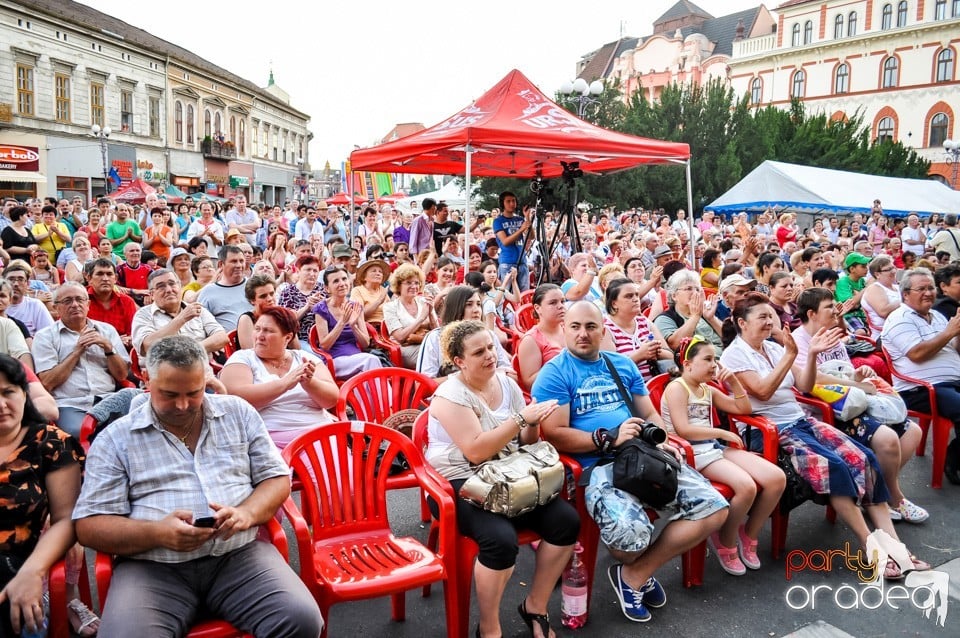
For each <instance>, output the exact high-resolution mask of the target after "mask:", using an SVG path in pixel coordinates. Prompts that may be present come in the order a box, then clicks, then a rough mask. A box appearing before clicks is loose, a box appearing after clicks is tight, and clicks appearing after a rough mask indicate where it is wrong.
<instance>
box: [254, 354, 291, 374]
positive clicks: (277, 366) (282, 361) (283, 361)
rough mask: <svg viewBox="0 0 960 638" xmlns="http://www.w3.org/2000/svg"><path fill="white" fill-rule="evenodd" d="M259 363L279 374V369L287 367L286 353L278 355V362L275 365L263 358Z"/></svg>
mask: <svg viewBox="0 0 960 638" xmlns="http://www.w3.org/2000/svg"><path fill="white" fill-rule="evenodd" d="M260 361H262V362H263V365H265V366H267V367H268V368H271V369H272V370H276V371H278V372H279V371H280V369H281V368H283V367H284V366H286V365H287V353H286V352H284V353H283V354H282V355H280V360H279V361H278V362H277V363H274V362H273V361H271V360H268V359H264V358H263V357H261V358H260Z"/></svg>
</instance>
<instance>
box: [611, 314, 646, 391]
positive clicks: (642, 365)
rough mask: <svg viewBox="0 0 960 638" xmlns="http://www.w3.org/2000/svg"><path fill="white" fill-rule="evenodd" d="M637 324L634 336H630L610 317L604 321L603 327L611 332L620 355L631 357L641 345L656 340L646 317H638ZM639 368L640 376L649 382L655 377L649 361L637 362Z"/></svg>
mask: <svg viewBox="0 0 960 638" xmlns="http://www.w3.org/2000/svg"><path fill="white" fill-rule="evenodd" d="M636 324H637V325H636V328H635V329H634V332H633V334H630V333H629V332H627V331H626V330H624V329H623V328H621V327H620V326H618V325H617V324H615V323H614V322H613V320H612V319H610V317H607V318H606V319H604V320H603V325H604V326H605V327H606V329H607V330H608V331H609V332H610V337H611V338H612V339H613V346H614V347H615V348H616V349H617V352H619V353H620V354H623V355H626V356H628V357H629V356H630V353H631V352H633V351H634V350H637V349H639V348H640V346H641V345H643V344H644V343H646V342H648V341H653V340H654V339H655V337H654V335H653V333H652V332H650V324H649V323H648V322H647V318H646V317H644V316H643V315H637V318H636ZM637 368H638V369H639V370H640V376H642V377H643V378H644V380H649V379H650V378H652V377H653V372H652V371H651V370H650V362H649V361H637Z"/></svg>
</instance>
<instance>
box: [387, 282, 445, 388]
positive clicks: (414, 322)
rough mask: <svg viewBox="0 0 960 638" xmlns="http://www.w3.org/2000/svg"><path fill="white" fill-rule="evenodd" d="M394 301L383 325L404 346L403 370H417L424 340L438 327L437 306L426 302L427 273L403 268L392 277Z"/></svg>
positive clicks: (388, 309)
mask: <svg viewBox="0 0 960 638" xmlns="http://www.w3.org/2000/svg"><path fill="white" fill-rule="evenodd" d="M390 290H391V291H392V292H393V299H392V300H390V301H388V302H387V303H385V304H383V322H384V323H385V324H386V325H387V331H388V332H389V333H390V338H391V339H393V340H394V341H396V342H397V343H399V344H400V349H401V351H402V352H403V367H404V368H407V369H409V370H416V369H417V358H418V357H419V355H420V345H421V344H422V343H423V338H424V337H426V336H427V333H428V332H430V330H432V329H433V328H436V327H437V315H436V314H435V313H434V311H433V304H432V303H431V302H430V300H428V299H425V298H424V297H423V296H422V295H421V294H420V291H421V290H423V271H421V270H420V269H419V268H417V267H416V266H414V265H413V264H401V265H400V266H399V267H398V268H397V269H396V270H394V271H393V274H392V275H391V276H390Z"/></svg>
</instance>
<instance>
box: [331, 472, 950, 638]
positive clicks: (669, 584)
mask: <svg viewBox="0 0 960 638" xmlns="http://www.w3.org/2000/svg"><path fill="white" fill-rule="evenodd" d="M929 480H930V457H929V456H927V457H924V458H920V459H914V460H913V461H911V462H910V464H909V465H908V466H907V468H906V470H905V472H904V480H903V486H904V491H905V492H906V494H907V495H908V497H910V498H911V499H912V500H913V501H915V502H916V503H918V504H920V505H922V506H923V507H925V508H927V509H928V510H929V511H930V519H929V520H928V521H927V522H926V523H924V524H922V525H917V526H914V525H909V524H906V523H898V524H897V531H898V533H899V534H900V536H901V538H902V539H903V540H904V542H906V544H907V546H908V547H910V548H911V549H912V550H913V551H914V552H916V553H917V554H918V555H919V556H920V557H922V558H923V559H925V560H927V561H928V562H930V563H931V564H932V565H934V567H935V568H936V567H938V566H941V565H942V566H944V569H945V570H948V571H950V575H951V578H950V580H951V598H950V600H949V608H948V615H947V618H946V625H945V627H943V628H941V627H939V626H937V625H936V624H935V622H934V620H933V619H932V618H931V619H927V618H925V617H924V616H923V614H922V612H920V611H918V610H916V609H915V608H913V607H912V606H910V602H909V601H896V602H895V604H898V605H900V606H901V609H900V610H899V611H896V610H893V609H890V608H888V607H886V606H881V608H880V609H876V610H865V609H862V608H861V609H850V610H843V609H839V608H838V607H837V606H836V605H835V603H834V601H833V596H832V595H830V594H829V593H824V592H825V591H826V590H824V589H820V590H819V592H818V597H817V598H816V608H815V609H812V610H811V609H809V608H807V609H804V610H800V611H794V610H792V609H790V608H789V607H788V605H787V604H786V602H785V595H786V592H787V590H788V588H789V587H791V586H793V585H800V586H803V587H804V588H805V589H806V591H809V589H810V587H811V586H831V587H834V588H839V587H840V586H841V585H843V584H849V585H853V586H856V588H857V589H860V587H859V586H857V582H858V581H857V577H856V575H855V574H853V573H851V572H850V571H847V570H846V569H844V568H842V567H840V562H841V561H839V560H838V561H837V567H836V569H835V570H834V571H832V572H829V573H810V572H804V573H799V574H795V575H794V577H793V579H792V580H791V582H790V583H789V584H788V583H787V581H786V579H785V563H784V561H783V559H781V560H779V561H776V562H774V561H772V560H771V559H770V555H769V526H768V529H767V530H766V532H765V533H764V535H763V536H762V537H761V543H760V548H761V560H764V565H763V567H762V569H761V570H759V571H758V572H749V573H748V574H747V575H746V576H742V577H734V576H729V575H727V574H725V573H723V572H722V571H721V569H720V566H719V565H718V564H717V562H716V559H715V558H714V557H713V556H708V557H707V565H706V573H705V578H704V585H703V586H702V587H699V588H694V589H683V587H682V586H681V576H680V561H679V559H676V560H674V561H673V562H671V563H670V564H668V565H667V566H666V567H664V568H663V569H662V570H661V571H660V572H659V573H658V574H657V577H658V578H659V579H660V580H661V582H662V583H663V586H664V588H665V589H666V591H667V606H666V607H664V608H663V609H660V610H653V619H652V620H651V621H650V622H649V623H646V624H642V625H640V624H634V623H631V622H629V621H627V620H626V618H624V617H623V615H622V614H621V612H620V609H619V607H618V605H617V603H616V598H615V596H614V594H613V590H612V588H611V587H610V584H609V582H608V581H607V577H606V568H607V566H608V565H610V564H611V559H610V557H609V556H608V555H607V554H606V552H605V551H604V550H601V552H600V557H599V559H598V561H597V572H596V580H595V589H594V593H593V600H592V602H591V607H590V620H589V622H588V623H587V625H586V626H585V627H584V628H582V629H580V630H578V631H569V630H567V629H565V628H563V627H561V626H560V623H559V617H560V593H559V590H558V591H557V592H556V593H555V594H554V597H553V598H552V600H551V604H550V614H551V616H552V617H554V618H555V619H556V620H555V623H554V624H555V626H556V628H557V635H558V636H582V637H594V636H597V637H599V636H603V638H616V637H619V636H642V635H650V636H656V637H657V638H664V637H667V636H685V637H691V638H694V637H700V636H702V637H704V638H707V637H710V638H712V637H716V636H757V637H762V636H766V637H774V636H778V637H779V636H788V635H792V636H795V637H796V638H838V637H841V638H842V637H843V636H854V637H856V638H868V637H874V636H877V637H879V636H960V629H958V628H960V533H958V532H957V530H958V528H960V508H957V499H958V496H960V488H957V487H955V486H953V485H950V484H949V483H946V482H945V486H944V488H943V489H942V490H933V489H931V488H930V487H929ZM392 505H393V511H394V512H395V513H394V518H393V520H395V523H396V529H397V530H398V532H400V533H402V534H411V535H414V536H416V537H418V538H421V539H425V538H426V530H424V529H422V528H421V527H420V524H419V520H418V518H419V504H418V501H417V499H416V495H415V493H414V492H413V491H409V490H408V491H406V492H402V493H399V494H397V495H396V498H394V500H393V503H392ZM824 512H825V509H824V508H822V507H818V506H816V505H813V504H809V503H808V504H805V505H803V506H801V507H800V508H799V509H797V510H795V511H794V512H793V515H792V516H791V519H790V530H789V534H788V537H787V545H788V549H790V550H804V551H812V550H816V549H821V550H828V549H841V550H842V549H843V546H844V543H845V542H847V541H849V542H851V543H853V535H852V534H851V533H850V532H849V531H848V530H846V529H845V527H844V526H843V525H842V524H840V523H838V524H837V525H836V526H833V525H831V524H830V523H829V522H827V520H826V519H825V518H824ZM950 561H952V563H950V564H949V565H946V564H947V563H949V562H950ZM532 569H533V553H532V552H531V551H530V550H529V548H525V549H522V550H521V553H520V561H519V564H518V567H517V571H516V572H515V574H514V576H513V578H512V579H511V582H510V585H509V587H508V589H507V593H506V595H505V597H504V602H503V605H502V607H501V611H502V613H503V619H502V620H503V628H504V635H505V636H525V635H528V634H527V632H526V627H525V626H524V625H523V623H522V622H521V620H520V618H519V616H518V615H517V613H516V606H517V604H518V603H519V601H520V600H521V598H522V597H523V595H524V589H525V585H526V583H527V580H528V579H529V578H530V575H531V574H532ZM887 589H888V590H889V587H887ZM793 595H795V596H796V598H793V599H792V601H793V602H794V604H795V605H799V604H801V603H803V602H804V600H803V594H801V593H800V592H799V591H794V592H793ZM852 598H853V597H852V595H851V594H850V592H849V590H845V591H844V594H842V595H841V598H840V602H841V604H842V605H844V606H850V605H852ZM918 598H919V596H918ZM877 602H878V601H877V597H876V596H873V595H868V596H867V599H866V604H867V605H868V606H874V605H876V604H877ZM904 603H905V604H904ZM443 613H444V612H443V594H442V591H441V590H439V589H437V588H435V589H434V593H433V595H432V596H431V597H430V598H427V599H423V598H421V597H420V595H419V592H409V593H408V594H407V620H406V621H405V622H402V623H396V622H392V621H391V620H390V605H389V599H388V598H382V599H378V600H374V601H369V602H361V603H354V604H344V605H339V606H336V607H334V608H333V610H332V612H331V617H330V619H329V622H330V625H329V626H330V630H331V632H330V636H333V637H338V636H348V635H354V636H390V637H396V638H425V637H428V636H430V637H432V636H444V635H446V629H445V624H444V615H443ZM475 625H476V604H475V603H474V604H472V605H471V624H470V628H471V629H470V630H471V632H472V631H473V630H474V627H475ZM471 635H472V634H471Z"/></svg>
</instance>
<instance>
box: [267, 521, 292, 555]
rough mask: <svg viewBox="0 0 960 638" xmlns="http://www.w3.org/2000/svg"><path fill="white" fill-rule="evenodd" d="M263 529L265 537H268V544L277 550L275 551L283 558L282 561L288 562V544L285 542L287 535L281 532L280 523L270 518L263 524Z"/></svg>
mask: <svg viewBox="0 0 960 638" xmlns="http://www.w3.org/2000/svg"><path fill="white" fill-rule="evenodd" d="M263 527H264V529H265V530H266V532H267V535H268V536H269V537H270V542H271V543H272V544H273V546H274V547H276V548H277V551H278V552H280V555H281V556H283V560H285V561H286V562H288V563H289V562H290V543H289V542H288V541H287V535H286V533H284V531H283V525H281V524H280V521H279V520H277V517H276V516H274V517H271V518H270V520H268V521H267V522H266V523H264V524H263Z"/></svg>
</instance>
